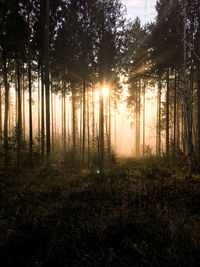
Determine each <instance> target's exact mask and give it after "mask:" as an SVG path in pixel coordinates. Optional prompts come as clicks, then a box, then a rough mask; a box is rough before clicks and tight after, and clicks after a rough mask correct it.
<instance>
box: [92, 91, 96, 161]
mask: <svg viewBox="0 0 200 267" xmlns="http://www.w3.org/2000/svg"><path fill="white" fill-rule="evenodd" d="M92 152H93V158H94V156H95V92H94V87H93V86H92Z"/></svg>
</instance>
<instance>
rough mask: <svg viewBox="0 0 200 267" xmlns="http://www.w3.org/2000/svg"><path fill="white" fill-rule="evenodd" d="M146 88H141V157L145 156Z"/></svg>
mask: <svg viewBox="0 0 200 267" xmlns="http://www.w3.org/2000/svg"><path fill="white" fill-rule="evenodd" d="M145 116H146V88H145V85H144V88H143V156H145V138H146V125H145V124H146V118H145Z"/></svg>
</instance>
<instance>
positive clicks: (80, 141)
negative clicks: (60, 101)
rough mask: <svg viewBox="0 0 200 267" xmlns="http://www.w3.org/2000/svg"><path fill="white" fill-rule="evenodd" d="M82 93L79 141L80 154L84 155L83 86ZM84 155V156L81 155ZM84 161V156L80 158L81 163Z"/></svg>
mask: <svg viewBox="0 0 200 267" xmlns="http://www.w3.org/2000/svg"><path fill="white" fill-rule="evenodd" d="M80 91H81V94H80V121H79V123H80V126H79V128H80V133H79V139H80V140H79V143H80V155H82V126H83V93H82V91H83V90H82V88H81V90H80ZM81 157H82V156H81ZM81 161H82V158H81V159H80V163H81Z"/></svg>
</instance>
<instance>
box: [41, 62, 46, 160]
mask: <svg viewBox="0 0 200 267" xmlns="http://www.w3.org/2000/svg"><path fill="white" fill-rule="evenodd" d="M41 82H42V84H41V86H42V92H41V93H42V99H41V100H42V102H41V111H42V114H41V115H42V118H41V141H42V142H41V146H42V147H41V149H42V155H43V156H44V130H45V129H44V75H43V66H42V67H41Z"/></svg>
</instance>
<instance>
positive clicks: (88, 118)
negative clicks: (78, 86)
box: [87, 89, 90, 168]
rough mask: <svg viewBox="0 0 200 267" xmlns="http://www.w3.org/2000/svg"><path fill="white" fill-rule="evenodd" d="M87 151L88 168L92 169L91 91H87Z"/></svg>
mask: <svg viewBox="0 0 200 267" xmlns="http://www.w3.org/2000/svg"><path fill="white" fill-rule="evenodd" d="M87 141H88V142H87V149H88V151H87V152H88V168H89V167H90V103H89V90H88V89H87Z"/></svg>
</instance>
